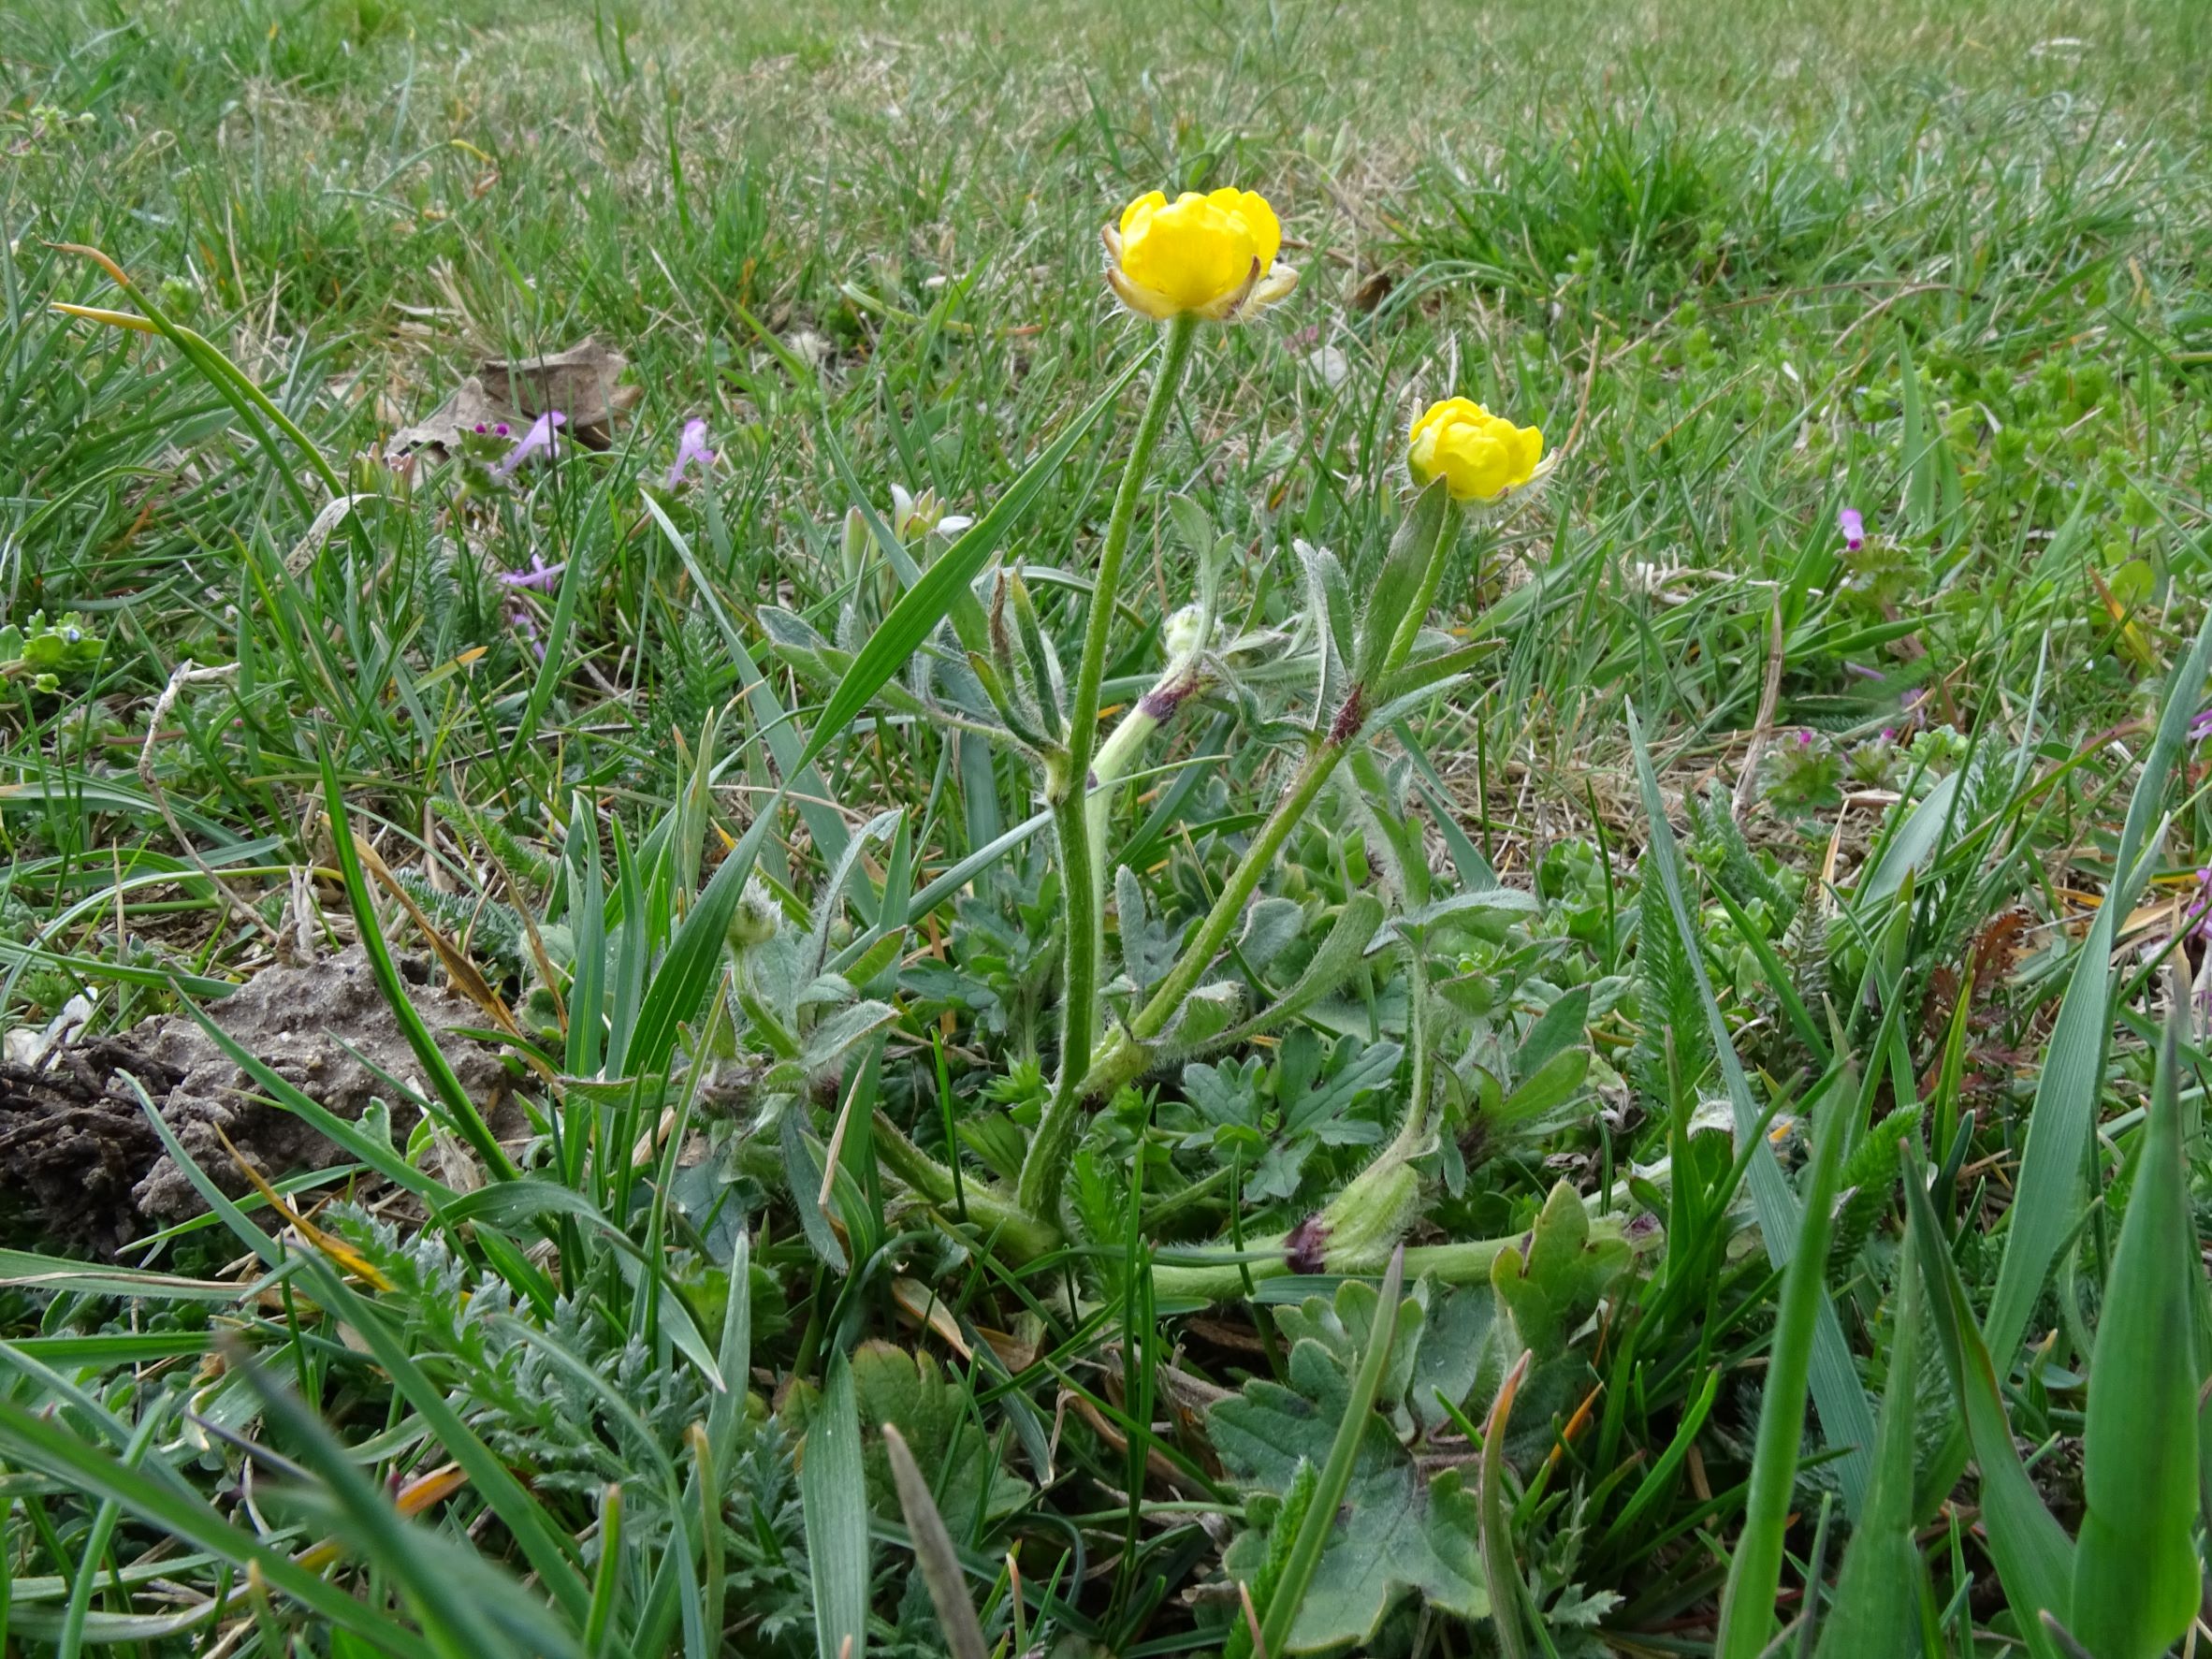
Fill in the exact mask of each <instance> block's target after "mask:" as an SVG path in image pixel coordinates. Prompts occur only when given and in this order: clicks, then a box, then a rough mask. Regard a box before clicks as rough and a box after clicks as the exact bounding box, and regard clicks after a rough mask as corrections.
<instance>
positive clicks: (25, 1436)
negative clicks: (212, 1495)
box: [0, 1399, 430, 1659]
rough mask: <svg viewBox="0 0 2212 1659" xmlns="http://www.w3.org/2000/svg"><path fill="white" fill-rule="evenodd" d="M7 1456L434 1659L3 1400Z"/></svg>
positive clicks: (226, 1526)
mask: <svg viewBox="0 0 2212 1659" xmlns="http://www.w3.org/2000/svg"><path fill="white" fill-rule="evenodd" d="M0 1453H5V1454H6V1456H7V1462H8V1463H11V1464H14V1465H15V1466H17V1467H19V1468H23V1469H36V1470H39V1471H41V1472H43V1473H45V1474H48V1475H51V1476H52V1477H54V1478H55V1479H57V1480H61V1481H64V1482H65V1483H66V1484H67V1485H68V1486H69V1487H70V1488H71V1489H72V1490H74V1491H76V1492H81V1493H83V1494H85V1495H86V1496H87V1497H95V1498H104V1499H112V1500H113V1501H114V1502H115V1503H117V1504H118V1505H120V1506H122V1508H123V1509H124V1511H125V1512H126V1513H128V1514H131V1515H134V1516H136V1517H138V1519H139V1520H140V1521H144V1522H145V1523H146V1524H148V1525H150V1526H155V1527H159V1528H160V1529H161V1530H162V1531H164V1532H166V1533H167V1534H169V1535H171V1536H173V1537H176V1538H178V1539H181V1540H182V1541H183V1542H185V1543H187V1544H190V1545H191V1546H193V1547H194V1548H195V1549H198V1550H206V1551H208V1553H210V1554H211V1555H215V1556H218V1557H220V1558H221V1559H223V1560H225V1561H229V1562H234V1563H236V1564H238V1565H239V1566H240V1567H246V1566H254V1567H257V1568H259V1569H260V1572H261V1576H262V1577H263V1578H264V1579H268V1580H269V1585H270V1587H271V1588H272V1589H274V1590H275V1591H277V1592H278V1593H279V1594H284V1595H287V1596H290V1597H291V1598H292V1599H293V1600H295V1601H297V1602H298V1603H299V1604H300V1605H301V1606H302V1607H304V1608H308V1609H309V1610H311V1611H312V1612H313V1613H314V1614H315V1615H317V1616H318V1617H319V1618H321V1619H323V1620H325V1621H327V1623H329V1625H330V1626H331V1627H332V1628H334V1629H339V1630H342V1631H344V1632H346V1633H347V1634H348V1635H349V1636H352V1637H357V1639H359V1640H361V1641H364V1642H367V1643H369V1644H370V1645H371V1647H373V1648H374V1649H375V1650H376V1651H377V1652H380V1653H391V1654H395V1655H398V1656H399V1659H429V1654H430V1649H429V1647H428V1646H426V1645H425V1643H424V1642H423V1640H422V1638H421V1637H418V1636H416V1635H415V1633H414V1632H413V1631H410V1630H402V1629H400V1627H398V1626H397V1625H395V1624H394V1623H392V1622H391V1620H390V1619H388V1618H386V1617H385V1616H384V1615H383V1614H382V1613H380V1612H378V1611H377V1610H376V1609H375V1608H370V1607H367V1606H364V1605H363V1604H362V1603H360V1602H358V1601H357V1600H355V1599H354V1597H353V1596H351V1595H349V1594H346V1593H345V1592H344V1591H342V1590H341V1589H339V1588H338V1587H337V1586H336V1585H334V1584H329V1583H326V1582H325V1581H324V1580H323V1579H321V1578H319V1577H317V1576H316V1575H315V1574H313V1573H311V1572H309V1571H307V1570H306V1569H305V1568H304V1567H301V1566H299V1565H298V1564H295V1563H294V1561H293V1560H292V1557H291V1555H290V1554H289V1553H287V1552H286V1551H285V1550H282V1549H279V1548H275V1547H273V1546H271V1545H269V1544H265V1543H263V1542H262V1541H261V1540H260V1539H259V1538H257V1537H255V1535H253V1534H251V1533H248V1532H243V1531H241V1530H240V1529H239V1528H237V1527H235V1526H232V1525H231V1524H230V1523H229V1522H228V1521H225V1520H224V1519H223V1517H222V1515H221V1514H219V1513H218V1512H217V1511H216V1510H215V1509H214V1507H213V1506H211V1505H209V1504H208V1503H207V1502H206V1501H205V1500H203V1499H200V1498H198V1497H196V1496H187V1495H186V1494H184V1493H182V1492H179V1491H177V1490H176V1489H175V1488H174V1487H171V1486H167V1485H165V1484H163V1483H162V1482H160V1481H159V1480H156V1479H154V1478H153V1477H150V1476H148V1475H146V1474H144V1473H142V1472H140V1471H138V1470H137V1469H133V1468H131V1467H130V1466H129V1465H128V1464H126V1463H122V1462H120V1461H119V1460H117V1459H115V1458H113V1457H110V1456H109V1455H108V1454H107V1453H105V1452H102V1451H100V1450H98V1449H97V1448H94V1447H91V1446H88V1445H86V1444H85V1443H84V1442H83V1441H81V1440H80V1439H78V1438H77V1436H76V1435H74V1434H72V1433H69V1432H68V1431H67V1430H66V1429H65V1427H63V1425H62V1424H61V1423H60V1422H59V1421H57V1420H56V1419H53V1418H51V1417H49V1416H45V1415H42V1414H38V1413H35V1412H32V1411H28V1410H26V1409H24V1408H23V1407H22V1406H21V1405H18V1404H15V1403H14V1402H12V1401H9V1400H4V1399H0Z"/></svg>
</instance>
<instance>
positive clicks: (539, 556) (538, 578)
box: [499, 553, 568, 593]
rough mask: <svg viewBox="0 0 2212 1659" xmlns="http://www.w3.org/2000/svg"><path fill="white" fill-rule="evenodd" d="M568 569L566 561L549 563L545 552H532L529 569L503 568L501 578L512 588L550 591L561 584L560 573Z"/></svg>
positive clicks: (541, 591)
mask: <svg viewBox="0 0 2212 1659" xmlns="http://www.w3.org/2000/svg"><path fill="white" fill-rule="evenodd" d="M566 569H568V566H567V565H566V564H565V563H562V564H547V563H546V556H545V555H544V554H543V553H532V554H531V556H530V568H529V569H528V570H503V571H502V572H500V574H499V579H500V580H501V581H502V582H503V583H504V584H506V586H508V587H510V588H534V589H536V590H537V591H538V592H540V593H550V592H552V591H553V589H555V588H557V587H559V586H560V573H561V572H562V571H564V570H566Z"/></svg>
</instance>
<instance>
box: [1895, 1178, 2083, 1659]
mask: <svg viewBox="0 0 2212 1659" xmlns="http://www.w3.org/2000/svg"><path fill="white" fill-rule="evenodd" d="M1905 1206H1906V1212H1907V1215H1909V1217H1910V1225H1911V1227H1912V1230H1913V1244H1914V1250H1915V1252H1916V1253H1917V1254H1918V1255H1919V1258H1920V1272H1921V1276H1922V1278H1923V1279H1924V1280H1926V1282H1927V1287H1928V1316H1929V1319H1930V1323H1931V1324H1932V1326H1933V1328H1934V1331H1935V1333H1936V1339H1937V1341H1938V1343H1939V1344H1940V1345H1941V1346H1942V1348H1943V1363H1944V1366H1945V1368H1946V1369H1947V1370H1948V1371H1949V1372H1950V1374H1951V1386H1952V1389H1953V1390H1954V1391H1956V1393H1957V1396H1958V1403H1959V1406H1960V1409H1961V1411H1962V1413H1963V1415H1964V1417H1965V1419H1966V1436H1967V1442H1968V1444H1969V1446H1970V1447H1971V1448H1972V1452H1973V1456H1974V1459H1975V1461H1976V1462H1977V1463H1980V1465H1981V1470H1982V1492H1981V1497H1982V1526H1983V1530H1984V1531H1985V1532H1986V1533H1987V1535H1988V1538H1989V1554H1990V1557H1991V1559H1993V1560H1994V1561H1995V1562H1996V1563H1997V1577H1998V1580H1999V1582H2000V1583H2001V1584H2002V1585H2003V1586H2004V1594H2005V1599H2006V1600H2008V1601H2010V1602H2011V1603H2012V1606H2013V1610H2014V1612H2016V1614H2018V1615H2019V1618H2020V1621H2021V1623H2022V1626H2023V1629H2024V1633H2025V1635H2026V1638H2027V1641H2028V1644H2029V1647H2030V1650H2031V1651H2032V1652H2036V1653H2038V1654H2039V1655H2045V1659H2047V1655H2048V1654H2049V1652H2050V1647H2049V1638H2048V1637H2045V1635H2044V1634H2043V1627H2042V1625H2041V1624H2040V1623H2038V1622H2037V1616H2038V1615H2039V1614H2040V1613H2043V1612H2045V1611H2049V1612H2051V1613H2053V1614H2056V1615H2057V1616H2058V1617H2059V1618H2060V1619H2063V1618H2064V1617H2065V1616H2066V1613H2067V1603H2068V1602H2069V1600H2070V1599H2071V1598H2072V1581H2073V1577H2074V1545H2073V1543H2072V1541H2071V1540H2070V1539H2069V1538H2068V1537H2067V1536H2066V1535H2065V1534H2064V1533H2063V1532H2062V1531H2060V1530H2059V1523H2058V1521H2056V1520H2055V1519H2054V1518H2053V1517H2052V1515H2051V1512H2050V1510H2049V1509H2047V1508H2046V1507H2045V1506H2044V1502H2043V1499H2042V1497H2041V1496H2039V1495H2038V1494H2037V1492H2036V1490H2035V1483H2034V1482H2033V1481H2032V1480H2030V1478H2029V1477H2028V1471H2027V1468H2026V1467H2025V1466H2024V1465H2023V1464H2022V1463H2021V1462H2020V1453H2019V1448H2016V1446H2015V1445H2014V1444H2013V1430H2012V1423H2011V1421H2010V1420H2009V1419H2007V1418H2006V1416H2005V1409H2004V1397H2003V1396H2002V1395H2001V1393H2000V1392H1999V1391H1998V1387H1997V1370H1996V1367H1995V1366H1993V1365H1992V1364H1990V1362H1989V1350H1988V1348H1987V1347H1986V1346H1984V1345H1983V1342H1982V1337H1981V1333H1980V1332H1978V1331H1977V1330H1976V1329H1975V1328H1974V1321H1973V1308H1972V1304H1971V1303H1970V1302H1968V1301H1967V1297H1966V1287H1965V1285H1964V1284H1962V1283H1961V1282H1960V1281H1959V1277H1958V1268H1957V1264H1956V1263H1955V1262H1954V1261H1953V1260H1952V1259H1951V1253H1950V1250H1949V1249H1948V1247H1947V1246H1946V1244H1945V1241H1944V1238H1943V1226H1942V1224H1941V1223H1940V1222H1938V1221H1937V1219H1936V1213H1935V1204H1934V1202H1933V1201H1931V1200H1930V1199H1929V1198H1928V1186H1927V1177H1926V1174H1925V1172H1924V1171H1923V1170H1922V1169H1921V1167H1920V1165H1919V1163H1918V1160H1917V1159H1915V1160H1914V1165H1913V1168H1912V1169H1911V1170H1909V1171H1907V1173H1906V1176H1905Z"/></svg>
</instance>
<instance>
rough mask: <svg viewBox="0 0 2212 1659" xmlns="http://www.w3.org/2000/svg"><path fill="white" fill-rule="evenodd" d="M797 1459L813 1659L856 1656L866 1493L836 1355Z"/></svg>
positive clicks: (863, 1631) (855, 1422)
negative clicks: (810, 1591)
mask: <svg viewBox="0 0 2212 1659" xmlns="http://www.w3.org/2000/svg"><path fill="white" fill-rule="evenodd" d="M802 1455H803V1457H804V1460H805V1461H804V1462H802V1463H800V1465H799V1501H800V1505H801V1507H802V1508H803V1510H804V1511H805V1514H806V1519H807V1576H808V1580H809V1581H810V1583H811V1584H812V1586H813V1592H814V1650H815V1653H816V1656H817V1659H862V1654H863V1652H864V1651H865V1650H866V1647H867V1623H868V1494H867V1486H866V1481H865V1479H864V1478H863V1477H862V1472H861V1462H860V1406H859V1404H858V1402H857V1400H856V1399H855V1398H854V1395H853V1391H852V1367H851V1364H850V1363H849V1362H848V1361H847V1360H846V1358H845V1356H844V1354H843V1353H842V1352H838V1353H836V1354H833V1355H832V1356H831V1357H830V1362H829V1367H828V1371H827V1375H824V1377H823V1378H822V1401H821V1404H818V1405H817V1406H816V1407H815V1408H814V1416H813V1419H812V1420H811V1421H809V1422H808V1426H807V1443H806V1448H805V1450H804V1452H803V1454H802ZM848 1643H850V1644H851V1645H850V1646H848V1645H847V1644H848Z"/></svg>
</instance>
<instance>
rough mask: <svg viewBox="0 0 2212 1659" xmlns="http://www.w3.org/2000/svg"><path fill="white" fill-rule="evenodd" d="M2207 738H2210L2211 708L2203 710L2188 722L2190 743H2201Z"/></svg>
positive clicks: (2211, 728) (2211, 730) (2211, 732)
mask: <svg viewBox="0 0 2212 1659" xmlns="http://www.w3.org/2000/svg"><path fill="white" fill-rule="evenodd" d="M2207 737H2212V708H2207V709H2205V711H2204V713H2202V714H2200V715H2198V716H2197V718H2196V719H2195V720H2191V721H2190V722H2189V740H2190V742H2191V743H2202V742H2204V740H2205V738H2207Z"/></svg>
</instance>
